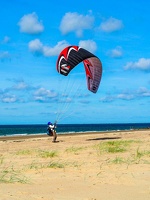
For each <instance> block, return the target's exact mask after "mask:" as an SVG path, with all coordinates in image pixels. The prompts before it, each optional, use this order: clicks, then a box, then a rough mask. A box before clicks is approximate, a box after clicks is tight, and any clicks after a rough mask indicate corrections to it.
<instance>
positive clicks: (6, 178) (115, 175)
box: [0, 130, 150, 200]
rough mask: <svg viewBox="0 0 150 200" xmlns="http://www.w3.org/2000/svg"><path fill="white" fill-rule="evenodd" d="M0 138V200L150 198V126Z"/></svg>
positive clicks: (125, 199) (137, 199) (140, 199)
mask: <svg viewBox="0 0 150 200" xmlns="http://www.w3.org/2000/svg"><path fill="white" fill-rule="evenodd" d="M51 141H52V138H51V137H48V136H46V135H45V136H36V137H35V136H34V137H33V136H30V137H29V136H28V137H27V136H26V137H23V136H22V137H1V138H0V200H10V199H11V200H20V199H21V200H103V199H104V200H110V199H114V200H150V130H139V131H121V132H106V133H87V134H76V135H58V141H59V142H57V143H52V142H51Z"/></svg>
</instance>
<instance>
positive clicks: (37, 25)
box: [18, 13, 44, 34]
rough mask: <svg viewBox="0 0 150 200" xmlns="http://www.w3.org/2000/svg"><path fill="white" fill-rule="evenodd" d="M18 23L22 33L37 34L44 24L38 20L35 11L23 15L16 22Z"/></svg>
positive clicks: (41, 30)
mask: <svg viewBox="0 0 150 200" xmlns="http://www.w3.org/2000/svg"><path fill="white" fill-rule="evenodd" d="M18 25H19V26H20V31H21V32H23V33H29V34H39V33H41V32H43V30H44V26H43V24H42V22H41V21H38V16H37V15H36V13H31V14H27V15H24V16H23V17H22V18H21V19H20V21H19V22H18Z"/></svg>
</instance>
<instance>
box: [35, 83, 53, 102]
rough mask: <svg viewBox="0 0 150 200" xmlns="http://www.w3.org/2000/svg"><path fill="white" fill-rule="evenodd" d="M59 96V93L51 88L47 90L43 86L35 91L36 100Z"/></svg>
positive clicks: (45, 100) (44, 100)
mask: <svg viewBox="0 0 150 200" xmlns="http://www.w3.org/2000/svg"><path fill="white" fill-rule="evenodd" d="M56 96H57V94H56V93H55V92H53V91H51V90H47V89H45V88H43V87H41V88H39V89H38V90H36V91H35V93H34V100H35V101H42V102H47V101H48V100H49V99H53V98H55V97H56Z"/></svg>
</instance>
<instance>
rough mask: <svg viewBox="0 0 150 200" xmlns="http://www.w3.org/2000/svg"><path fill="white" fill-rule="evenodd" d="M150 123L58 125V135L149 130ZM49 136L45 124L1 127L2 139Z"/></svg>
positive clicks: (0, 135)
mask: <svg viewBox="0 0 150 200" xmlns="http://www.w3.org/2000/svg"><path fill="white" fill-rule="evenodd" d="M149 128H150V123H126V124H125V123H123V124H120V123H118V124H117V123H115V124H58V125H57V129H56V130H57V134H81V133H86V132H91V133H92V132H110V131H111V132H112V131H128V130H139V129H149ZM38 134H40V135H44V134H47V125H45V124H28V125H27V124H26V125H0V137H2V136H17V135H18V136H21V135H38Z"/></svg>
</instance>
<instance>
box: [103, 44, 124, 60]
mask: <svg viewBox="0 0 150 200" xmlns="http://www.w3.org/2000/svg"><path fill="white" fill-rule="evenodd" d="M107 54H108V56H110V57H112V58H120V57H122V54H123V53H122V48H121V47H120V46H117V47H116V48H115V49H111V50H110V51H108V52H107Z"/></svg>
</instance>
